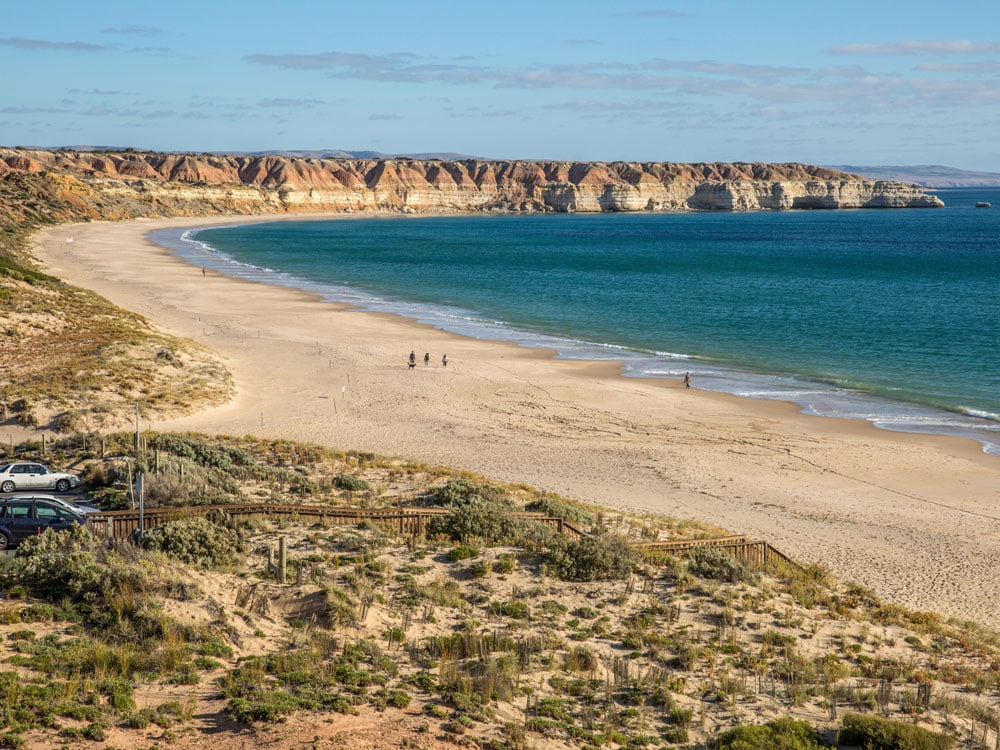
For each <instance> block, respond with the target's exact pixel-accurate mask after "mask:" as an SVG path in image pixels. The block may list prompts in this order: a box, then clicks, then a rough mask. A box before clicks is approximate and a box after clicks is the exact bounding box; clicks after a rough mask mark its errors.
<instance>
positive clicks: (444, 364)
mask: <svg viewBox="0 0 1000 750" xmlns="http://www.w3.org/2000/svg"><path fill="white" fill-rule="evenodd" d="M441 366H442V367H447V366H448V355H447V354H442V355H441Z"/></svg>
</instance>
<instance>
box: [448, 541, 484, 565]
mask: <svg viewBox="0 0 1000 750" xmlns="http://www.w3.org/2000/svg"><path fill="white" fill-rule="evenodd" d="M478 556H479V550H477V549H476V548H475V547H473V546H471V545H468V544H460V545H458V546H457V547H452V548H451V549H450V550H448V555H447V557H448V559H449V560H450V561H451V562H458V561H459V560H470V559H471V558H473V557H478Z"/></svg>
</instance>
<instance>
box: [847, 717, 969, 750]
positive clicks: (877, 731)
mask: <svg viewBox="0 0 1000 750" xmlns="http://www.w3.org/2000/svg"><path fill="white" fill-rule="evenodd" d="M840 741H841V742H842V743H843V744H845V745H856V746H858V747H864V748H870V749H871V750H947V748H950V747H954V745H955V738H954V737H949V736H947V735H944V734H939V733H937V732H931V731H928V730H926V729H924V728H922V727H917V726H913V725H912V724H906V723H903V722H901V721H890V720H888V719H882V718H879V717H878V716H862V715H861V714H853V713H852V714H846V715H845V716H844V722H843V729H842V730H841V732H840Z"/></svg>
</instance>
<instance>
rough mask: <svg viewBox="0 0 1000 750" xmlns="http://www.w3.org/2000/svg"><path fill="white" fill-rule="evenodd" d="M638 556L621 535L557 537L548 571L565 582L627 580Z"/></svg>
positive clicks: (549, 552) (550, 550)
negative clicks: (575, 537) (576, 537)
mask: <svg viewBox="0 0 1000 750" xmlns="http://www.w3.org/2000/svg"><path fill="white" fill-rule="evenodd" d="M637 560H638V554H637V553H636V551H635V550H634V549H633V548H632V546H631V545H630V544H629V543H628V540H627V539H626V538H625V537H623V536H621V535H619V534H597V535H594V536H585V537H583V538H582V539H576V540H571V539H565V538H559V537H556V538H554V539H553V540H552V545H551V547H550V548H549V551H548V553H547V554H546V556H545V563H546V565H548V567H549V569H550V570H551V571H552V572H553V573H554V574H555V575H556V576H558V577H559V578H561V579H563V580H564V581H598V580H609V579H614V578H624V577H625V576H627V575H628V574H629V573H630V572H632V568H633V567H634V566H635V563H636V561H637Z"/></svg>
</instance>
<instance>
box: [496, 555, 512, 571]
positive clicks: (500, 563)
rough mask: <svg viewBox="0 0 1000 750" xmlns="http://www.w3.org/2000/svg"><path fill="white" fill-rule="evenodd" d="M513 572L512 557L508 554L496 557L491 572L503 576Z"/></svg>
mask: <svg viewBox="0 0 1000 750" xmlns="http://www.w3.org/2000/svg"><path fill="white" fill-rule="evenodd" d="M513 570H514V556H513V555H511V554H509V553H506V552H505V553H504V554H502V555H500V556H499V557H497V559H496V561H495V562H494V563H493V572H495V573H499V574H500V575H504V574H506V573H510V572H511V571H513Z"/></svg>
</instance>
